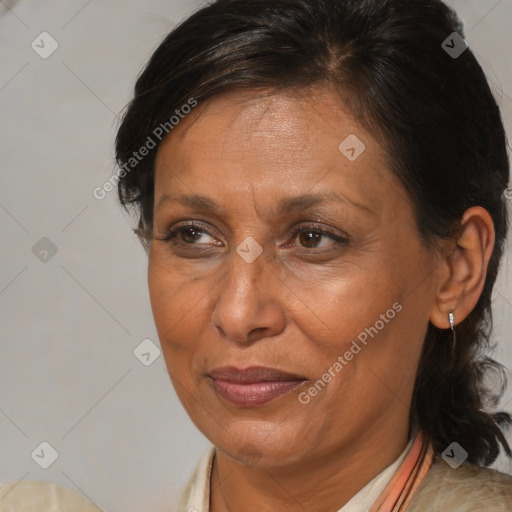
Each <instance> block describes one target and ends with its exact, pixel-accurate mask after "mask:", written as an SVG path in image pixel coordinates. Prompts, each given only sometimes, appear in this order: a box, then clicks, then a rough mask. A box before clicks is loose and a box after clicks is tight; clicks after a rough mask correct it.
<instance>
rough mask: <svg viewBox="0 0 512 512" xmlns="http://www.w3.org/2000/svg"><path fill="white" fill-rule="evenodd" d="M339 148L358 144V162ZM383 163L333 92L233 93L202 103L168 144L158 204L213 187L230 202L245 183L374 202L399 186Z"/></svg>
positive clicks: (159, 164) (160, 159)
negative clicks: (178, 193) (175, 193)
mask: <svg viewBox="0 0 512 512" xmlns="http://www.w3.org/2000/svg"><path fill="white" fill-rule="evenodd" d="M344 141H348V143H347V144H344ZM340 144H341V147H342V149H343V151H345V150H346V149H349V150H350V149H352V148H350V147H348V148H347V147H345V146H353V147H354V149H355V151H356V155H355V156H356V157H357V158H356V159H352V158H350V159H349V158H347V154H344V153H343V151H342V150H340ZM363 148H364V149H363ZM357 153H360V154H357ZM351 155H352V156H353V152H352V153H348V156H351ZM386 162H387V155H386V154H385V152H384V151H383V149H382V148H381V147H380V146H379V144H378V143H377V142H376V141H375V140H374V139H373V138H372V137H371V136H370V135H369V134H368V133H367V132H366V131H365V130H364V129H363V128H362V127H361V126H360V125H359V124H358V123H357V122H356V120H355V119H354V118H353V117H352V116H351V115H350V113H349V112H348V111H347V110H346V108H345V107H344V105H343V104H342V103H341V101H340V100H339V98H338V97H337V96H336V94H335V93H334V92H332V91H330V90H326V89H316V90H314V89H312V90H307V91H300V92H297V91H294V92H292V91H285V92H280V93H267V94H263V93H254V92H250V91H236V92H230V93H226V94H223V95H220V96H217V97H214V98H212V99H211V100H209V101H207V102H205V103H202V104H200V105H198V106H197V107H196V109H195V111H193V112H192V113H191V114H189V115H188V116H187V117H185V119H183V120H182V121H181V122H180V124H179V125H178V126H176V127H175V129H174V130H173V131H172V132H171V134H170V135H169V136H168V137H167V138H166V139H164V141H163V142H162V144H161V145H160V148H159V150H158V154H157V159H156V171H155V172H156V176H155V201H156V202H157V203H158V200H159V196H162V195H163V194H164V193H166V192H167V191H168V190H169V189H176V188H179V189H180V190H182V191H188V192H190V191H194V192H197V191H198V189H202V190H203V191H204V192H206V191H207V190H211V189H215V190H217V192H218V193H220V194H222V195H223V196H224V197H228V196H229V195H230V191H232V192H233V191H235V190H241V189H242V188H244V186H246V187H247V188H249V187H250V188H251V189H258V188H259V189H260V190H261V191H264V192H268V193H269V194H271V193H272V191H275V190H276V189H277V188H286V190H287V191H289V192H293V191H295V192H296V193H297V194H298V193H305V192H321V193H322V192H323V193H325V192H327V190H332V189H333V188H334V189H336V188H338V189H342V190H343V192H344V193H345V195H347V196H348V197H351V198H352V199H353V200H354V201H357V197H362V196H367V197H368V199H369V200H370V201H373V202H374V203H375V201H377V202H378V199H379V196H382V190H383V186H385V185H387V186H392V187H395V188H396V185H397V183H396V182H395V180H394V177H393V176H392V174H391V173H390V172H389V171H388V170H387V169H386V166H387V163H386ZM187 189H188V190H187ZM205 195H206V194H205ZM372 196H374V197H373V198H372Z"/></svg>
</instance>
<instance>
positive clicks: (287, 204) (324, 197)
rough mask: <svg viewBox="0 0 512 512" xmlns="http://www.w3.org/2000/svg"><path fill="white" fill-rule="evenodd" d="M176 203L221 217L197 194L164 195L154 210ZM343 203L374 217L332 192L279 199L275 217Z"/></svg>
mask: <svg viewBox="0 0 512 512" xmlns="http://www.w3.org/2000/svg"><path fill="white" fill-rule="evenodd" d="M174 201H175V202H178V203H180V204H182V205H183V206H187V207H189V208H191V209H195V210H199V211H202V212H205V213H212V214H214V215H217V216H221V215H222V207H221V206H220V205H219V204H218V203H217V202H216V201H214V200H213V199H211V198H209V197H206V196H202V195H198V194H189V195H186V194H182V195H178V196H172V195H171V194H164V195H162V196H161V197H160V199H159V200H158V204H157V207H156V210H158V209H159V208H160V207H161V206H163V205H164V204H165V203H169V202H174ZM326 202H327V203H333V202H335V203H343V204H347V203H348V204H351V205H352V206H354V207H356V208H359V209H360V210H363V211H365V212H367V213H371V214H372V215H375V212H374V211H373V210H371V209H370V208H368V207H367V206H366V205H364V204H361V203H358V202H356V201H354V200H352V199H350V198H348V197H346V196H345V195H339V194H337V193H336V192H334V191H331V192H326V193H323V194H303V195H300V196H294V197H286V198H284V199H281V200H280V201H279V202H278V203H277V207H276V209H275V212H276V215H277V216H282V215H287V214H290V213H294V212H296V211H302V210H307V209H310V208H313V207H314V206H317V205H320V204H321V203H326Z"/></svg>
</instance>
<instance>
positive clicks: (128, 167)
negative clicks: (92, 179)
mask: <svg viewBox="0 0 512 512" xmlns="http://www.w3.org/2000/svg"><path fill="white" fill-rule="evenodd" d="M197 105H198V102H197V100H196V99H194V98H189V100H188V101H187V103H185V104H184V105H182V106H181V107H180V108H179V109H176V110H175V111H174V114H175V115H172V116H171V117H170V118H169V120H168V121H165V122H164V123H160V124H159V125H158V126H157V127H156V128H155V129H154V130H153V132H152V133H151V135H148V137H147V139H146V141H145V142H144V144H143V145H142V146H141V147H140V148H139V149H138V150H137V151H134V152H133V153H132V156H131V157H130V158H129V159H128V161H127V162H126V163H125V164H124V165H123V166H122V167H121V168H119V169H117V171H116V172H115V173H114V174H112V176H110V178H109V179H108V180H106V181H105V182H104V183H103V185H101V186H100V187H96V188H95V189H94V190H93V191H92V194H93V196H94V197H95V198H96V199H98V200H99V201H101V200H102V199H105V197H106V196H107V193H108V192H111V191H112V190H114V188H115V187H116V186H117V184H118V183H119V181H120V180H121V179H122V178H124V177H125V176H126V175H127V174H129V173H130V172H131V171H132V170H133V169H134V168H135V167H137V165H138V164H139V162H141V161H142V160H143V159H144V158H145V157H146V156H147V155H149V152H150V151H151V150H152V149H154V148H156V146H157V145H158V143H159V142H162V140H163V138H164V137H165V136H166V135H167V134H168V133H170V132H171V130H173V129H174V128H175V127H176V126H177V125H178V124H179V123H180V122H181V120H182V119H185V117H186V116H187V115H188V114H190V112H192V109H193V108H194V107H197Z"/></svg>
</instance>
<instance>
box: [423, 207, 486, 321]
mask: <svg viewBox="0 0 512 512" xmlns="http://www.w3.org/2000/svg"><path fill="white" fill-rule="evenodd" d="M494 240H495V231H494V224H493V221H492V218H491V216H490V215H489V212H488V211H487V210H485V209H484V208H481V207H480V206H474V207H472V208H469V209H468V210H466V212H465V213H464V216H463V217H462V220H461V227H460V232H459V233H458V238H457V241H456V243H455V247H454V246H453V241H452V242H451V245H450V247H451V249H450V250H449V251H447V253H446V254H445V255H444V256H443V260H444V264H445V269H444V271H443V272H442V277H441V279H440V281H439V287H438V291H437V298H436V302H435V304H434V305H433V307H432V311H431V314H430V322H431V323H432V324H433V325H435V326H436V327H438V328H440V329H448V328H449V327H450V323H449V320H448V314H449V313H450V312H451V311H453V316H454V320H455V323H456V324H457V323H460V322H462V320H464V319H465V318H466V317H467V316H468V315H469V313H471V311H472V310H473V308H474V307H475V306H476V303H477V302H478V299H479V298H480V295H481V293H482V290H483V287H484V284H485V277H486V275H487V267H488V265H489V260H490V259H491V255H492V251H493V248H494Z"/></svg>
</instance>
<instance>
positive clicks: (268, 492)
mask: <svg viewBox="0 0 512 512" xmlns="http://www.w3.org/2000/svg"><path fill="white" fill-rule="evenodd" d="M383 427H384V426H383V425H382V424H380V425H378V426H373V427H372V428H371V429H369V430H365V431H364V432H363V433H362V435H361V436H359V437H357V438H356V439H353V440H351V442H350V443H346V445H344V446H342V447H340V448H338V449H337V450H334V451H329V453H328V454H327V455H325V456H322V457H319V458H316V459H313V458H308V457H304V459H301V460H300V461H299V462H296V463H295V464H293V465H287V466H279V467H264V468H262V467H257V466H256V467H247V466H244V465H243V464H241V463H240V462H239V461H236V460H234V459H233V458H231V457H229V456H228V455H227V454H226V453H224V452H222V451H221V450H219V449H217V450H216V456H215V459H214V463H213V468H212V478H211V492H210V511H211V512H231V511H236V512H249V511H252V510H254V504H255V503H257V504H258V510H259V511H260V512H273V511H275V510H281V511H283V512H287V511H290V512H292V511H293V512H296V511H297V512H298V511H300V512H303V511H304V510H316V511H318V512H322V511H325V512H327V511H332V510H339V509H340V508H341V507H342V506H343V505H345V504H346V503H347V502H348V501H349V500H350V499H351V498H352V497H353V496H354V495H355V494H357V492H358V491H359V490H361V489H362V488H363V487H364V486H365V485H366V484H367V483H368V482H370V481H371V480H372V479H373V478H374V477H375V476H377V475H378V474H379V473H381V472H382V471H383V470H384V469H385V468H387V467H388V466H389V465H390V464H392V463H393V462H394V461H395V460H396V459H397V458H398V457H399V456H400V454H401V453H402V452H403V450H404V449H405V446H406V445H407V442H408V440H409V426H408V424H407V425H404V427H403V428H397V427H396V424H393V425H392V427H393V428H392V429H386V428H383Z"/></svg>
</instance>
